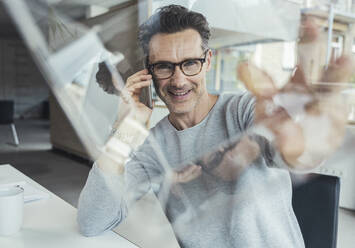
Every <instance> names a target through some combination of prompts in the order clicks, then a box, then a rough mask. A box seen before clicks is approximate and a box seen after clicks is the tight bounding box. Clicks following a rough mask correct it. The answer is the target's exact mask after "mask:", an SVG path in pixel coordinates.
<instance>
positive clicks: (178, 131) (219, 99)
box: [165, 95, 221, 134]
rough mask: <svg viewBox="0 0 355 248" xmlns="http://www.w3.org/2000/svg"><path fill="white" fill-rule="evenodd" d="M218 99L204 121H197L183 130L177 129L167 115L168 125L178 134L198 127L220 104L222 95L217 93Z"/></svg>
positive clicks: (204, 120) (204, 119)
mask: <svg viewBox="0 0 355 248" xmlns="http://www.w3.org/2000/svg"><path fill="white" fill-rule="evenodd" d="M217 97H218V98H217V101H216V102H215V104H214V105H213V107H212V108H211V110H210V111H209V112H208V114H207V115H206V116H205V118H203V120H202V121H200V122H199V123H197V124H196V125H195V126H192V127H189V128H186V129H183V130H177V129H176V128H175V127H174V125H173V124H171V122H170V121H169V118H168V116H169V115H167V116H166V117H165V120H166V121H167V122H168V125H169V127H170V128H171V129H172V130H173V131H174V132H176V133H178V134H182V133H186V132H189V131H190V130H194V129H196V128H198V127H199V126H201V125H203V124H204V123H205V122H206V120H207V119H208V117H209V116H210V115H211V114H212V112H213V111H214V109H216V106H217V105H218V104H219V102H220V101H221V95H217Z"/></svg>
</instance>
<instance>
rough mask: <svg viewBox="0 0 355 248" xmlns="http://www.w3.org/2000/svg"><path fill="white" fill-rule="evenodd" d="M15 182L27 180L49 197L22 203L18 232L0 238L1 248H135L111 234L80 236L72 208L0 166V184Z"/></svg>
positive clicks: (9, 166)
mask: <svg viewBox="0 0 355 248" xmlns="http://www.w3.org/2000/svg"><path fill="white" fill-rule="evenodd" d="M17 181H26V182H27V183H29V184H31V185H34V186H36V187H38V189H41V190H43V191H45V192H48V193H49V195H50V197H49V198H48V199H43V200H40V201H36V202H30V203H26V204H25V207H24V220H23V226H22V229H21V231H20V232H18V233H17V234H14V235H12V236H8V237H1V236H0V247H1V248H24V247H26V248H32V247H33V248H41V247H45V248H48V247H51V248H56V247H58V248H63V247H80V248H90V247H93V248H98V247H103V248H110V247H115V248H117V247H120V248H137V246H135V245H133V244H132V243H130V242H129V241H127V240H126V239H124V238H122V237H121V236H119V235H118V234H116V233H114V232H112V231H109V232H106V233H104V234H103V235H100V236H97V237H89V238H87V237H84V236H82V235H81V234H80V233H79V232H78V226H77V222H76V215H77V214H76V212H77V210H76V209H75V208H74V207H72V206H71V205H69V204H68V203H67V202H65V201H64V200H62V199H60V198H59V197H58V196H56V195H55V194H53V193H51V192H50V191H48V190H46V189H45V188H44V187H42V186H41V185H39V184H38V183H36V182H35V181H33V180H32V179H30V178H29V177H27V176H26V175H24V174H22V173H21V172H19V171H18V170H16V169H15V168H13V167H12V166H11V165H0V183H10V182H17Z"/></svg>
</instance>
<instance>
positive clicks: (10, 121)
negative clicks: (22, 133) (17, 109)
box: [0, 100, 19, 146]
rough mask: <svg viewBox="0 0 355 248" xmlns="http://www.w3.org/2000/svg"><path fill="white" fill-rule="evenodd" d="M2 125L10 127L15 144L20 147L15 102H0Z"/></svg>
mask: <svg viewBox="0 0 355 248" xmlns="http://www.w3.org/2000/svg"><path fill="white" fill-rule="evenodd" d="M0 125H10V127H11V131H12V135H13V137H14V143H15V145H16V146H18V145H19V140H18V136H17V132H16V127H15V123H14V101H12V100H0Z"/></svg>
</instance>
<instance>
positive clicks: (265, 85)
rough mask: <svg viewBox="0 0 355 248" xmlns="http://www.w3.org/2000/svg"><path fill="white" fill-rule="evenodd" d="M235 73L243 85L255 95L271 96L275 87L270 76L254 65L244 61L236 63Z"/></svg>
mask: <svg viewBox="0 0 355 248" xmlns="http://www.w3.org/2000/svg"><path fill="white" fill-rule="evenodd" d="M237 74H238V78H239V80H241V81H242V82H243V83H244V85H245V87H246V88H247V89H248V90H249V91H250V92H252V93H253V94H254V95H255V96H257V97H271V96H272V95H274V94H276V93H277V88H276V86H275V84H274V82H273V80H272V79H271V77H270V76H269V75H268V74H267V73H266V72H265V71H263V70H261V69H259V68H257V67H256V66H254V65H252V64H250V63H248V62H244V63H241V64H239V65H238V67H237Z"/></svg>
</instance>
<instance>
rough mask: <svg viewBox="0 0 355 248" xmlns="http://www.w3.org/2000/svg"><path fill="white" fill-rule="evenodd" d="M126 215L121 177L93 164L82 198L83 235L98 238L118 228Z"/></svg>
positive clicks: (80, 228) (81, 225)
mask: <svg viewBox="0 0 355 248" xmlns="http://www.w3.org/2000/svg"><path fill="white" fill-rule="evenodd" d="M126 215H127V207H126V203H125V201H124V197H123V180H122V176H119V175H109V174H106V173H104V172H103V171H101V169H100V168H98V166H97V164H96V163H94V165H93V168H92V169H91V171H90V173H89V176H88V179H87V181H86V184H85V186H84V188H83V190H82V192H81V194H80V197H79V203H78V216H77V221H78V225H79V231H80V233H81V234H83V235H84V236H95V235H99V234H101V233H103V232H104V231H106V230H110V229H112V228H114V227H115V226H117V225H118V224H119V223H120V222H121V221H122V220H123V219H124V218H125V217H126Z"/></svg>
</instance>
